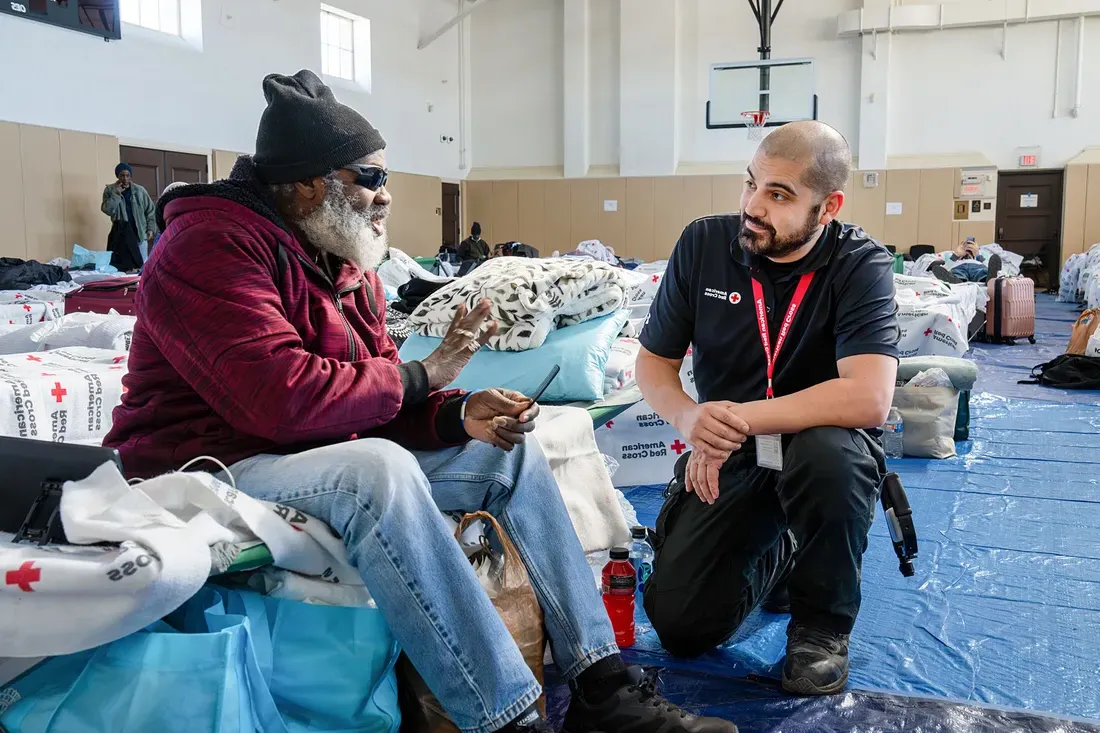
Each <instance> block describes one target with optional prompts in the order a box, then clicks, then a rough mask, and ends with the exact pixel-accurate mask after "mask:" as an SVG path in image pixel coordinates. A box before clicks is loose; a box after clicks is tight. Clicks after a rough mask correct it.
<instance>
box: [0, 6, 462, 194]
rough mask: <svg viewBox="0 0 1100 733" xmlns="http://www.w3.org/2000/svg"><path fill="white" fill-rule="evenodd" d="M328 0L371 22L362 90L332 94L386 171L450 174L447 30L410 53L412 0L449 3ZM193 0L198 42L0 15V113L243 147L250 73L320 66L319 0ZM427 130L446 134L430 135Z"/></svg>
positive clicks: (452, 87) (417, 12) (453, 173)
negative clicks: (367, 85)
mask: <svg viewBox="0 0 1100 733" xmlns="http://www.w3.org/2000/svg"><path fill="white" fill-rule="evenodd" d="M328 3H329V4H330V5H334V6H336V7H340V8H343V9H345V10H347V11H349V12H352V13H355V14H356V15H360V16H363V17H366V18H369V19H370V20H371V36H372V54H371V56H372V63H373V70H372V91H371V93H370V94H367V93H366V92H361V91H351V90H348V89H346V88H343V87H339V88H336V90H335V91H336V96H337V98H338V99H340V100H341V101H343V102H344V103H345V104H349V105H350V106H352V107H354V108H356V109H357V110H359V111H360V112H362V113H363V114H364V115H365V116H366V117H367V118H368V119H370V120H371V122H372V123H373V124H374V125H375V126H376V127H378V128H379V129H380V130H381V131H382V133H383V135H384V136H385V137H386V140H387V142H388V156H389V164H390V166H391V167H392V168H393V169H395V170H399V171H402V172H407V173H420V174H426V175H436V176H441V177H450V178H457V177H460V176H461V175H462V172H461V171H459V168H458V158H459V147H460V146H459V140H458V138H459V134H458V108H459V93H458V87H459V84H458V78H457V75H458V69H459V63H458V35H457V34H458V31H457V30H456V29H452V30H451V31H449V32H448V33H447V34H446V35H444V36H443V37H442V38H440V39H439V40H438V41H436V42H435V43H434V44H432V45H431V46H430V47H429V48H428V49H426V50H424V51H418V50H417V48H416V46H417V42H418V39H419V37H420V35H421V34H422V33H423V32H425V31H427V30H430V29H428V28H421V25H423V24H424V22H425V21H424V20H423V17H424V15H425V13H424V9H425V8H427V9H428V15H430V16H431V18H432V22H434V21H435V20H436V19H438V18H443V19H446V17H447V16H448V15H449V14H453V12H455V10H454V8H456V7H457V3H456V2H446V3H443V2H439V1H438V0H424V2H422V3H421V6H420V7H417V3H415V2H411V1H408V2H388V1H387V0H328ZM202 5H203V11H202V12H203V22H202V30H203V50H202V51H201V52H200V51H197V50H195V49H193V48H192V47H190V46H187V45H186V44H184V43H183V42H182V41H180V40H179V39H166V40H167V41H172V40H175V41H179V42H177V43H168V42H164V41H161V40H159V39H158V40H152V39H156V36H155V35H153V34H151V33H150V32H148V31H145V32H142V31H143V30H144V29H137V30H136V32H135V31H132V29H131V27H130V26H124V27H123V40H122V41H120V42H111V43H105V42H104V41H103V40H102V39H97V38H93V37H91V36H86V35H83V34H80V33H75V32H71V31H64V30H61V29H57V28H52V27H50V26H46V25H43V24H40V23H34V22H31V21H27V20H23V19H20V18H15V17H11V16H6V15H5V16H0V65H2V68H5V69H9V70H12V69H15V70H18V71H17V72H15V73H8V74H6V75H5V77H4V82H3V87H2V93H0V119H3V120H11V121H14V122H23V123H29V124H38V125H47V126H50V127H60V128H67V129H75V130H83V131H89V132H97V133H104V134H111V135H117V136H118V137H119V138H120V139H121V140H122V142H123V143H126V142H137V141H142V142H147V143H156V144H160V145H163V146H165V147H173V146H174V147H177V148H181V149H188V148H191V149H197V150H204V149H211V148H217V149H225V150H243V151H251V150H252V149H253V146H254V142H255V138H256V125H257V123H258V121H259V116H260V113H261V112H262V111H263V107H264V97H263V92H262V90H261V86H260V83H261V81H262V80H263V77H264V76H265V75H267V74H269V73H272V72H280V73H287V74H290V73H294V72H296V71H297V70H298V69H301V68H312V69H314V70H319V69H320V65H321V62H320V22H319V2H318V1H317V0H282V1H281V2H275V1H273V0H223V1H221V2H214V1H212V0H204V1H203V3H202ZM448 5H449V6H451V8H450V9H448V7H447V6H448ZM128 31H131V32H129V33H128ZM47 49H48V51H47ZM429 104H430V105H433V111H432V112H429V111H428V106H429ZM441 135H448V136H451V137H454V138H455V142H454V143H450V144H444V143H441V142H440V136H441ZM105 174H106V175H108V177H109V175H110V171H107V172H106V173H105Z"/></svg>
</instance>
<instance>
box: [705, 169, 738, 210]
mask: <svg viewBox="0 0 1100 733" xmlns="http://www.w3.org/2000/svg"><path fill="white" fill-rule="evenodd" d="M710 187H711V213H712V214H732V213H733V212H735V211H740V210H741V192H742V191H743V190H744V188H745V177H744V176H732V175H731V176H712V177H711V180H710Z"/></svg>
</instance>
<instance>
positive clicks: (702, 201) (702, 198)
mask: <svg viewBox="0 0 1100 733" xmlns="http://www.w3.org/2000/svg"><path fill="white" fill-rule="evenodd" d="M683 181H684V207H683V214H682V217H683V218H682V219H681V223H682V224H683V226H684V227H686V226H687V225H688V224H690V223H691V222H693V221H695V220H696V219H699V218H702V217H704V216H710V215H711V214H713V213H714V199H713V195H712V189H711V177H710V176H684V177H683ZM682 229H683V227H681V231H682Z"/></svg>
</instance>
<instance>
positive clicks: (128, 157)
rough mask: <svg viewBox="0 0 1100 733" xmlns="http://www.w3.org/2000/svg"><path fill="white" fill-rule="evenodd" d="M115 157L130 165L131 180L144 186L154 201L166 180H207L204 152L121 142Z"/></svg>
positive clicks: (188, 181)
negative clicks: (196, 152) (173, 150)
mask: <svg viewBox="0 0 1100 733" xmlns="http://www.w3.org/2000/svg"><path fill="white" fill-rule="evenodd" d="M119 157H121V158H122V162H124V163H129V164H130V167H131V168H133V169H134V183H138V184H141V185H142V186H144V187H145V188H146V189H147V190H148V191H149V195H150V196H152V197H153V200H154V201H156V200H157V199H158V198H160V195H161V194H162V193H164V188H165V186H167V185H168V184H169V183H175V182H176V181H183V182H184V183H206V182H207V180H208V178H207V165H206V156H205V155H194V154H192V153H174V152H172V151H170V150H156V149H154V148H136V147H133V146H130V145H122V146H120V147H119Z"/></svg>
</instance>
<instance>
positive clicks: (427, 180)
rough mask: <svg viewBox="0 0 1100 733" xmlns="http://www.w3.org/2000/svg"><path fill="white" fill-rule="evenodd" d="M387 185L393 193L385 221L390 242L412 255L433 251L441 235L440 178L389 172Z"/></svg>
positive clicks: (429, 253) (429, 254) (425, 254)
mask: <svg viewBox="0 0 1100 733" xmlns="http://www.w3.org/2000/svg"><path fill="white" fill-rule="evenodd" d="M386 188H387V189H389V192H390V194H391V195H392V196H393V206H392V210H391V213H390V218H389V222H388V223H387V229H388V232H389V238H390V244H391V245H392V246H394V247H396V248H397V249H399V250H401V251H402V252H404V253H405V254H408V255H411V256H413V257H428V256H431V255H434V254H436V253H437V252H438V251H439V245H440V242H441V241H442V236H443V234H442V233H443V224H442V217H441V215H440V206H441V204H442V185H441V182H440V179H438V178H435V177H432V176H415V175H410V174H406V173H391V174H390V179H389V182H388V183H387V185H386Z"/></svg>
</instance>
